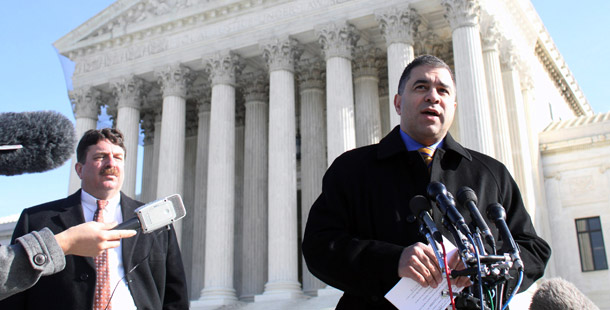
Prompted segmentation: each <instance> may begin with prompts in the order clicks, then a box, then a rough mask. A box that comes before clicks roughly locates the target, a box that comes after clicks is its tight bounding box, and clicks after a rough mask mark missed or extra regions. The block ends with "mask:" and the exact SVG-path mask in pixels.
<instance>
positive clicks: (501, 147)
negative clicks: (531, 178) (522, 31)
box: [481, 15, 514, 173]
mask: <svg viewBox="0 0 610 310" xmlns="http://www.w3.org/2000/svg"><path fill="white" fill-rule="evenodd" d="M483 17H484V18H483V19H482V21H481V38H482V46H483V62H484V64H485V81H486V84H487V95H488V98H489V107H490V116H491V126H492V132H493V140H494V142H495V143H494V153H495V158H496V159H497V160H499V161H500V162H502V163H503V164H504V165H505V166H506V168H508V171H510V172H511V173H514V169H513V155H512V153H511V149H510V132H509V129H508V121H507V118H506V104H505V102H504V86H503V85H502V68H501V66H500V51H499V48H498V42H499V41H498V40H499V39H500V33H499V32H498V28H497V26H496V24H495V21H494V20H493V19H492V18H493V17H491V16H488V15H484V16H483Z"/></svg>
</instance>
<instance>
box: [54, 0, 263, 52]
mask: <svg viewBox="0 0 610 310" xmlns="http://www.w3.org/2000/svg"><path fill="white" fill-rule="evenodd" d="M264 2H267V1H266V0H247V1H243V0H118V1H116V2H115V3H113V4H112V5H110V6H109V7H108V8H106V9H105V10H103V11H102V12H100V13H98V14H97V15H95V16H94V17H92V18H91V19H89V20H88V21H86V22H85V23H83V24H82V25H80V26H79V27H78V28H76V29H74V30H72V31H71V32H70V33H68V34H67V35H65V36H63V37H62V38H60V39H59V40H57V41H56V42H55V43H54V46H55V47H56V48H57V49H58V50H59V52H60V53H62V54H64V55H66V54H68V53H69V52H71V51H75V50H79V49H82V48H86V47H95V49H99V48H104V47H105V46H107V45H108V43H105V42H108V41H111V40H116V39H119V38H121V37H125V36H130V35H134V37H135V38H136V39H137V38H138V37H142V36H150V35H151V34H153V35H154V34H161V33H163V32H165V31H167V30H171V29H175V28H176V26H178V27H179V26H184V25H188V24H189V23H193V22H195V19H197V20H198V21H200V20H204V19H206V20H207V19H211V18H212V19H213V18H216V17H220V16H223V15H229V14H232V13H236V12H238V11H240V10H241V9H244V8H250V7H252V6H256V5H257V4H261V3H264ZM131 39H133V38H130V40H131Z"/></svg>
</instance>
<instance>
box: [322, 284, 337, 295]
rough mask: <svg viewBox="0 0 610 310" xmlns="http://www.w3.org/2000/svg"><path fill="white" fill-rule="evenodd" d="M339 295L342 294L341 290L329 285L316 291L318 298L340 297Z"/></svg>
mask: <svg viewBox="0 0 610 310" xmlns="http://www.w3.org/2000/svg"><path fill="white" fill-rule="evenodd" d="M341 294H343V291H342V290H339V289H336V288H334V287H332V286H330V285H328V286H326V287H325V288H321V289H319V290H318V296H332V295H341Z"/></svg>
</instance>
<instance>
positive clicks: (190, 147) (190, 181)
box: [180, 101, 199, 297]
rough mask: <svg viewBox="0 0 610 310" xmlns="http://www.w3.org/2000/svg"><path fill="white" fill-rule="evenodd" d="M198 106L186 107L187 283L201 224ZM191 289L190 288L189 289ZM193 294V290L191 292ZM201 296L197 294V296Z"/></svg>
mask: <svg viewBox="0 0 610 310" xmlns="http://www.w3.org/2000/svg"><path fill="white" fill-rule="evenodd" d="M197 124H198V119H197V104H196V103H195V102H192V101H189V102H187V105H186V119H185V125H186V131H185V139H184V142H185V146H184V167H185V169H184V175H183V182H184V189H183V193H184V194H183V195H182V199H183V201H184V208H185V209H186V214H187V215H188V216H185V217H184V218H183V219H182V220H181V222H182V236H183V237H182V243H181V244H180V252H181V253H182V264H183V265H184V272H185V273H186V281H187V282H186V283H192V280H193V244H194V243H195V242H196V241H195V234H194V230H195V225H199V223H197V222H195V217H193V216H192V215H193V213H194V212H195V192H196V191H197V190H198V189H197V188H195V178H196V174H197V171H196V169H193V168H194V167H196V162H197ZM189 288H190V287H189ZM191 292H192V290H191ZM190 296H197V297H199V294H198V292H197V294H196V295H190Z"/></svg>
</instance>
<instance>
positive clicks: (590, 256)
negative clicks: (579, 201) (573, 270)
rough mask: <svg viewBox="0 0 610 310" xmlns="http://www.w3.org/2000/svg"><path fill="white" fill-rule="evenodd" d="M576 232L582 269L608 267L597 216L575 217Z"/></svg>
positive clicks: (600, 226)
mask: <svg viewBox="0 0 610 310" xmlns="http://www.w3.org/2000/svg"><path fill="white" fill-rule="evenodd" d="M576 234H577V236H578V248H579V250H580V266H581V268H582V271H595V270H603V269H608V261H607V260H606V248H605V247H604V236H603V234H602V225H601V222H600V220H599V216H597V217H589V218H584V219H576Z"/></svg>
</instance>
